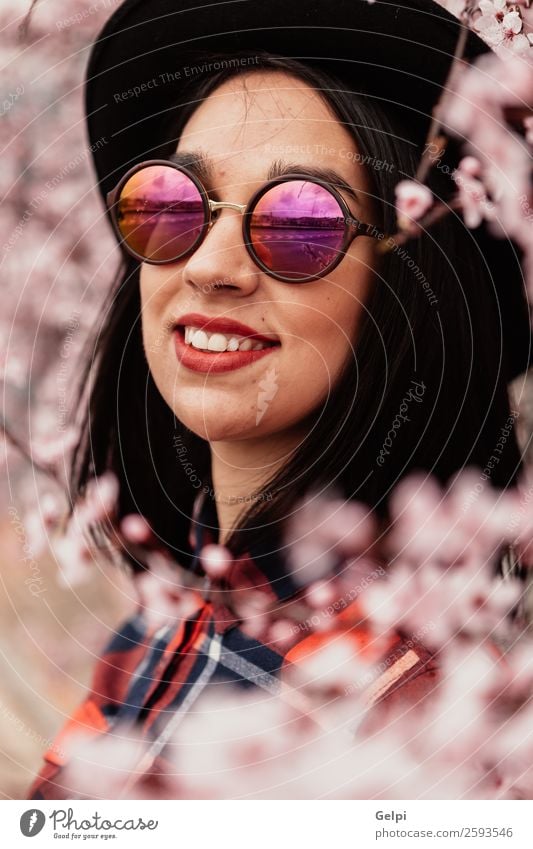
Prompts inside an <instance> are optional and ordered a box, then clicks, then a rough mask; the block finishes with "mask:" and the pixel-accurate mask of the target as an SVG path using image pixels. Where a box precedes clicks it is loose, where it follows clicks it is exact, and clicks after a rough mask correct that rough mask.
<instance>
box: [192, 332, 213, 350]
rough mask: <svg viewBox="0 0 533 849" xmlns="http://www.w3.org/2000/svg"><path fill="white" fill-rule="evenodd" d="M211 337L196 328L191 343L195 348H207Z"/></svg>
mask: <svg viewBox="0 0 533 849" xmlns="http://www.w3.org/2000/svg"><path fill="white" fill-rule="evenodd" d="M208 342H209V337H208V335H207V333H205V332H204V331H203V330H195V331H194V333H192V334H191V345H192V346H193V348H207V343H208Z"/></svg>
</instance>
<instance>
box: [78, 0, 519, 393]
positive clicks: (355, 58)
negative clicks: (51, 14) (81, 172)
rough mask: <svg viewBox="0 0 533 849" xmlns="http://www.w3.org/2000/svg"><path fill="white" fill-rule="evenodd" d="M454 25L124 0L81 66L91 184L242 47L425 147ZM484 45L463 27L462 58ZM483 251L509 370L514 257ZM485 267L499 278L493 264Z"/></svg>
mask: <svg viewBox="0 0 533 849" xmlns="http://www.w3.org/2000/svg"><path fill="white" fill-rule="evenodd" d="M462 26H463V25H462V24H461V23H460V22H459V21H458V20H457V18H455V17H454V16H452V15H451V14H450V13H448V12H447V11H446V10H445V9H443V8H442V7H441V6H439V5H437V4H436V3H435V2H434V0H402V2H389V0H375V2H368V0H334V2H332V0H291V2H290V3H288V2H287V0H268V3H265V0H230V2H227V0H211V2H208V3H207V2H206V3H205V4H198V2H195V3H193V2H192V0H126V2H124V3H122V5H120V6H119V7H118V8H117V9H116V11H115V12H114V13H113V15H112V16H111V17H110V18H109V19H108V21H107V22H106V24H105V25H104V27H103V29H102V30H101V32H100V33H99V35H98V37H97V38H96V40H95V41H94V43H93V45H92V49H91V54H90V57H89V62H88V65H87V72H86V80H85V110H86V122H87V131H88V136H89V144H90V150H91V154H92V158H93V162H94V166H95V170H96V176H97V180H98V187H99V190H100V193H101V195H102V197H103V199H104V200H105V197H106V195H107V193H108V192H109V191H110V190H111V189H112V188H113V187H114V186H115V185H116V183H117V182H118V180H119V179H120V177H121V176H122V174H124V172H125V171H126V170H127V169H128V168H130V167H132V166H133V165H135V164H136V163H137V162H141V161H143V160H145V159H151V158H157V157H159V156H165V155H168V152H169V151H166V150H164V149H162V147H161V141H162V131H163V128H164V127H165V126H166V125H167V124H168V122H169V119H170V118H171V117H172V115H173V113H175V110H176V107H178V106H179V105H180V104H181V103H186V102H188V101H189V100H190V95H189V92H190V91H191V90H193V87H194V82H195V81H196V80H198V79H202V78H205V74H206V73H210V72H212V71H213V70H216V69H217V67H220V65H219V64H218V65H217V61H215V60H217V59H220V60H222V59H224V58H225V59H226V60H231V58H232V55H234V54H235V52H237V51H241V50H243V49H246V50H247V51H248V52H249V53H252V54H253V51H254V50H257V51H264V50H266V51H268V52H271V53H275V54H278V55H282V56H286V57H291V58H295V59H299V60H301V61H303V62H306V63H310V64H314V65H317V66H319V67H321V68H322V69H323V70H325V71H329V72H330V73H332V74H334V75H335V76H336V77H337V78H340V79H341V80H342V81H343V83H344V84H345V86H346V88H347V89H348V90H350V91H354V92H364V93H366V94H368V95H370V96H371V97H373V98H375V99H376V101H377V102H379V103H380V104H381V106H382V107H383V108H384V109H385V110H394V111H395V112H396V113H397V115H399V116H401V117H400V120H401V122H403V125H404V126H405V127H406V129H407V132H408V135H409V137H410V138H411V140H413V141H414V142H416V143H417V144H419V145H420V146H421V147H422V146H423V144H424V141H425V139H426V135H427V131H428V128H429V124H430V120H431V114H432V110H433V107H434V106H435V104H436V102H437V100H438V98H439V96H440V94H441V91H442V86H443V85H444V83H445V81H446V78H447V75H448V72H449V68H450V64H451V62H452V59H453V54H454V51H455V48H456V45H457V41H458V38H459V34H460V31H461V28H462ZM488 50H489V48H488V47H487V46H486V45H485V43H484V42H482V41H481V39H480V38H478V37H477V36H476V35H475V33H473V32H469V33H468V39H467V43H466V49H465V57H466V58H467V59H474V58H475V57H476V56H479V55H481V54H482V53H485V52H487V51H488ZM486 238H487V237H486V236H482V237H481V240H482V242H483V240H485V241H486ZM491 241H492V242H494V241H495V240H494V239H492V240H491ZM481 247H482V249H484V245H483V244H482V246H481ZM490 252H491V254H492V255H493V257H494V262H495V264H496V266H500V265H501V279H502V290H501V297H500V307H501V315H502V333H503V336H504V339H506V348H507V349H508V350H507V351H506V357H507V361H508V362H507V366H506V368H507V374H508V377H509V378H512V377H514V376H516V375H517V374H520V373H521V372H522V371H524V370H525V369H526V368H527V367H528V365H529V358H530V350H531V330H530V323H529V314H528V310H527V304H526V301H525V297H524V293H523V288H524V287H523V283H522V280H521V275H520V273H519V270H518V266H517V263H516V260H514V264H515V266H516V269H517V273H516V274H515V275H514V277H515V278H516V282H513V283H512V284H511V283H510V276H511V277H512V276H513V275H510V270H509V257H510V256H511V253H512V251H511V253H510V252H509V244H508V243H507V247H505V246H504V242H500V248H499V249H497V248H496V246H494V245H491V246H490ZM492 271H493V275H494V278H495V280H496V281H497V285H498V278H499V277H500V271H499V270H498V268H494V267H493V269H492ZM504 286H505V288H503V287H504Z"/></svg>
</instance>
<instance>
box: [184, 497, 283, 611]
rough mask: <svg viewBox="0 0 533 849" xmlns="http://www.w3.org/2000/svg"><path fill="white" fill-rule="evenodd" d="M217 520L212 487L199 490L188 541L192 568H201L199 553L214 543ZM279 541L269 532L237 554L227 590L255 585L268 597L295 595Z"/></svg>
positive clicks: (274, 534) (216, 534) (281, 597)
mask: <svg viewBox="0 0 533 849" xmlns="http://www.w3.org/2000/svg"><path fill="white" fill-rule="evenodd" d="M219 529H220V526H219V520H218V514H217V505H216V501H215V498H214V496H213V494H212V490H207V491H205V490H202V491H201V492H199V493H198V495H197V496H196V499H195V501H194V506H193V513H192V521H191V531H190V537H189V542H190V545H191V548H192V550H193V553H194V564H193V568H194V569H195V570H196V571H202V570H201V565H200V560H199V554H200V551H201V549H202V548H203V547H204V546H205V545H208V544H216V543H218V535H219ZM283 549H284V546H283V540H282V538H281V535H280V534H279V532H272V534H270V535H269V537H268V539H267V540H265V541H255V542H252V543H250V545H248V546H247V548H246V551H245V553H244V554H240V555H237V556H236V557H235V560H234V561H233V563H232V565H231V567H230V570H229V572H228V575H227V578H226V585H227V586H228V588H229V589H237V588H244V587H249V588H252V587H253V588H255V589H258V590H261V591H263V592H265V593H267V594H268V595H269V596H270V597H271V598H272V600H273V601H274V600H276V599H277V600H279V601H285V600H286V599H289V598H291V597H292V596H294V595H296V593H297V592H298V591H299V587H298V586H297V585H296V583H295V582H294V580H293V579H292V576H291V574H290V572H289V571H288V570H287V568H286V565H285V558H284V556H283Z"/></svg>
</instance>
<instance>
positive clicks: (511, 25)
mask: <svg viewBox="0 0 533 849" xmlns="http://www.w3.org/2000/svg"><path fill="white" fill-rule="evenodd" d="M479 8H480V10H481V15H480V17H479V18H477V19H476V21H475V22H474V26H475V28H476V29H477V31H478V32H479V33H480V35H481V36H482V37H483V38H484V39H485V41H486V42H487V43H488V44H490V45H491V47H495V48H498V47H504V48H507V49H509V48H510V49H511V50H512V51H514V52H521V51H523V50H527V49H529V47H530V42H529V39H528V38H527V37H526V36H525V35H524V34H523V33H522V27H523V22H522V16H521V14H520V11H519V9H518V6H516V5H515V6H510V5H508V4H507V2H506V0H481V2H480V4H479Z"/></svg>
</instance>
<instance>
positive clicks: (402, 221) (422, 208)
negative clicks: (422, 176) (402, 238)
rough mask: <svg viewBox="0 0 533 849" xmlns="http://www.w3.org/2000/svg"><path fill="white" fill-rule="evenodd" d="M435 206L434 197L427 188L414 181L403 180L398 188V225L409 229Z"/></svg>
mask: <svg viewBox="0 0 533 849" xmlns="http://www.w3.org/2000/svg"><path fill="white" fill-rule="evenodd" d="M432 205H433V195H432V193H431V191H430V190H429V189H428V187H427V186H423V185H420V184H419V183H414V182H413V181H412V180H401V181H400V182H399V183H398V184H397V186H396V210H397V215H398V225H399V226H400V228H401V229H405V228H409V227H410V226H411V225H412V223H413V222H414V221H419V220H420V219H421V218H422V216H423V215H424V214H425V213H426V212H427V211H428V209H430V208H431V206H432Z"/></svg>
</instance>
